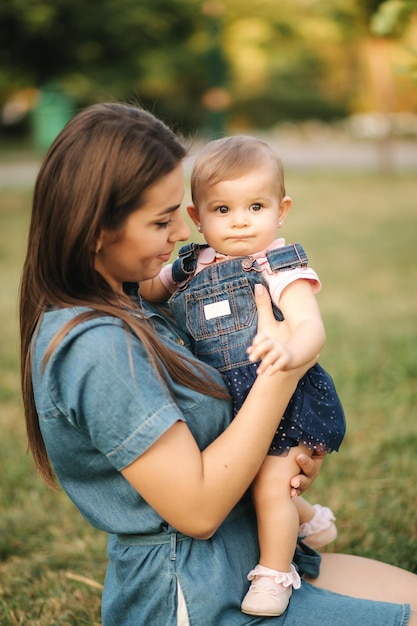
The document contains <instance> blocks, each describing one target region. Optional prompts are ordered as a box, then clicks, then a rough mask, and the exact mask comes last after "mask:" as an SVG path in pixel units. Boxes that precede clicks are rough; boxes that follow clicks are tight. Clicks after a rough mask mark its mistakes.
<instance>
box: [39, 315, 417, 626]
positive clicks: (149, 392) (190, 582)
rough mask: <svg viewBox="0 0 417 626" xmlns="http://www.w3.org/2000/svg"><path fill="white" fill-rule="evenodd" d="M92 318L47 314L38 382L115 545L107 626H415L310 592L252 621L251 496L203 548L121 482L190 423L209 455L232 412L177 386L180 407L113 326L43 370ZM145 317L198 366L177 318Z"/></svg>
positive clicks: (69, 461) (56, 462) (69, 472)
mask: <svg viewBox="0 0 417 626" xmlns="http://www.w3.org/2000/svg"><path fill="white" fill-rule="evenodd" d="M81 312H83V309H80V308H66V309H54V310H49V311H47V312H46V313H45V314H44V316H43V319H42V322H41V325H40V328H39V331H38V333H37V335H36V337H35V339H34V350H33V365H32V375H33V383H34V390H35V402H36V408H37V412H38V415H39V423H40V427H41V432H42V436H43V438H44V441H45V444H46V448H47V451H48V455H49V457H50V459H51V462H52V465H53V467H54V470H55V472H56V475H57V478H58V480H59V482H60V483H61V485H62V487H63V489H64V490H65V491H66V493H67V494H68V496H69V497H70V498H71V500H72V501H73V502H74V504H75V505H76V506H77V508H78V509H79V511H80V513H81V514H82V515H83V516H84V517H85V519H86V520H87V521H88V522H89V523H90V524H92V525H93V526H94V527H96V528H98V529H100V530H102V531H104V532H106V533H108V534H109V541H108V568H107V572H106V577H105V581H104V591H103V600H102V620H103V621H102V623H103V626H249V625H251V626H254V625H262V624H265V626H266V625H269V626H278V625H280V624H282V625H283V624H284V623H285V625H286V626H300V624H308V625H309V626H319V625H320V626H321V625H322V624H332V625H333V624H334V625H335V624H338V626H350V625H351V624H352V623H354V624H355V623H356V624H361V626H371V625H372V626H373V625H374V624H378V626H394V625H397V626H400V625H404V624H406V623H407V619H408V615H409V607H408V605H395V604H388V603H377V602H370V601H365V600H357V599H353V598H349V597H345V596H340V595H337V594H334V593H330V592H328V591H323V590H320V589H317V588H315V587H313V586H312V585H310V584H309V583H307V582H303V583H302V586H301V588H300V589H297V590H295V591H294V593H293V595H292V598H291V601H290V605H289V608H288V610H287V611H286V613H285V615H283V616H282V617H277V618H268V619H266V618H264V619H262V618H252V617H249V616H247V615H244V614H243V613H241V611H240V602H241V599H242V596H243V594H244V593H245V591H246V590H247V587H248V585H249V583H248V581H247V580H246V573H247V572H248V570H249V569H250V567H251V566H252V565H253V563H256V562H257V560H258V556H259V548H258V543H257V532H256V521H255V515H254V511H253V507H252V504H251V501H250V498H249V497H248V495H246V496H245V497H243V498H242V500H241V501H240V502H239V503H238V504H237V505H236V507H235V508H234V509H233V510H232V511H231V512H230V514H229V516H228V517H227V518H226V519H225V521H224V522H223V524H222V525H221V526H220V527H219V529H218V530H217V532H216V533H215V534H214V536H213V537H212V538H211V539H209V540H206V541H197V540H195V539H192V538H191V537H187V536H185V535H182V534H181V533H179V532H177V531H176V529H175V528H173V527H172V526H170V525H169V524H168V523H167V522H166V521H165V520H164V519H163V518H161V517H160V516H159V515H158V513H157V512H156V511H155V510H153V509H152V508H151V507H150V506H149V505H148V503H147V502H146V501H145V500H144V499H143V498H142V497H141V495H140V494H139V493H138V492H137V491H136V490H135V489H134V488H133V487H132V486H131V485H130V484H129V483H128V482H127V481H126V480H125V479H124V477H123V476H122V474H121V473H120V470H122V469H123V468H124V467H126V466H127V465H129V464H130V463H132V462H133V461H134V460H135V459H136V458H138V457H139V456H140V455H141V454H143V453H144V452H145V451H146V450H147V449H148V448H149V447H150V446H151V445H152V444H153V443H154V442H155V441H156V440H157V439H158V438H159V437H160V436H161V435H162V434H163V433H164V432H165V431H166V430H168V429H169V428H170V427H171V426H172V425H173V424H174V423H175V422H176V421H178V420H182V421H184V422H186V423H187V425H188V427H189V429H190V431H191V432H192V434H193V436H194V437H195V440H196V442H197V444H198V446H199V447H200V449H204V448H205V447H206V446H208V445H209V444H210V443H211V442H212V441H213V440H214V439H216V437H217V436H218V435H219V434H220V433H221V432H222V431H223V430H224V429H225V428H226V427H227V426H228V424H230V421H231V419H232V417H233V414H232V408H231V403H230V402H229V401H226V400H219V399H216V398H212V397H209V396H206V395H204V394H201V393H197V392H195V391H193V390H190V389H186V388H184V387H182V386H179V385H178V384H176V383H175V382H174V381H172V390H173V393H174V397H175V400H174V399H173V398H172V396H171V394H170V393H168V391H167V389H166V387H165V386H164V384H163V383H162V381H161V380H159V378H158V377H157V376H155V371H154V369H153V367H152V364H151V363H150V362H149V360H148V358H147V355H146V352H145V350H144V348H143V346H142V344H141V343H140V341H139V340H138V339H137V338H136V337H134V336H133V335H132V334H130V333H129V332H128V331H126V330H125V329H124V328H123V326H122V325H121V323H120V321H119V320H117V319H112V318H110V317H101V318H95V319H89V320H85V321H83V322H81V323H79V324H78V325H76V326H75V327H74V328H73V329H71V330H70V331H69V332H68V333H67V334H66V335H65V337H64V338H63V339H62V341H61V342H60V344H59V346H58V347H57V348H56V349H55V351H54V352H53V355H52V357H51V358H50V360H49V361H48V363H47V365H46V367H45V368H44V369H43V367H42V359H43V357H44V354H45V351H46V349H47V347H48V345H49V343H50V342H51V340H52V339H53V337H54V336H55V334H56V333H57V332H58V331H59V330H60V329H61V328H62V327H63V326H64V325H65V324H66V323H67V322H69V321H70V320H72V319H74V318H75V317H76V316H77V315H78V314H79V313H81ZM139 314H140V315H143V316H144V317H146V318H148V320H149V323H150V324H152V325H153V328H154V329H155V332H157V333H158V334H159V336H160V337H161V339H162V340H163V341H164V342H165V343H166V344H167V345H168V346H170V347H171V348H172V349H173V350H175V351H176V352H177V353H178V354H179V355H183V356H187V357H190V358H193V357H192V355H191V353H190V350H189V345H188V340H187V336H186V335H185V334H184V333H182V332H181V330H180V329H179V328H177V327H176V326H175V325H174V324H173V323H172V321H171V320H170V319H169V318H168V317H166V316H165V315H163V314H161V313H160V312H159V311H157V310H156V309H155V308H153V307H151V306H148V305H145V304H144V305H143V308H142V309H140V312H139ZM205 367H206V366H205ZM207 372H208V373H210V375H211V376H212V377H213V378H214V380H216V381H217V382H218V383H221V380H222V379H221V376H220V375H219V374H218V373H217V372H216V370H212V369H210V368H209V367H207ZM242 462H244V459H242ZM294 559H295V562H296V563H297V565H298V567H299V569H300V573H301V575H303V573H306V572H307V573H310V575H312V576H314V575H317V572H318V567H319V562H320V557H319V556H318V554H317V553H315V552H313V551H311V550H309V549H308V548H307V547H304V548H303V549H298V550H297V554H296V555H295V556H294Z"/></svg>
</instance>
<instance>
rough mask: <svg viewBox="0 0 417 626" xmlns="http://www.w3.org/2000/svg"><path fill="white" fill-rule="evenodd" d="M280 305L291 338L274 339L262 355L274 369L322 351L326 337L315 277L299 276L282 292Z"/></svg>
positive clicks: (269, 370)
mask: <svg viewBox="0 0 417 626" xmlns="http://www.w3.org/2000/svg"><path fill="white" fill-rule="evenodd" d="M279 308H280V309H281V311H282V313H283V314H284V318H285V322H284V323H285V324H286V327H287V338H286V339H285V341H283V342H282V343H280V342H277V341H275V342H274V343H272V342H271V345H270V346H269V348H268V349H267V350H266V351H265V352H264V354H263V356H262V360H263V361H264V362H265V363H264V365H265V364H268V372H270V373H273V372H275V371H277V370H279V369H281V370H289V369H292V368H294V367H299V366H300V365H301V364H302V363H308V362H309V361H311V360H312V359H313V358H315V357H316V356H317V355H318V354H319V352H320V350H321V349H322V348H323V346H324V344H325V340H326V335H325V330H324V325H323V321H322V319H321V315H320V309H319V306H318V304H317V300H316V298H315V295H314V292H313V287H312V284H311V281H309V280H304V279H299V280H296V281H294V282H292V283H290V284H289V285H288V286H287V287H286V288H285V289H284V291H283V292H282V294H281V298H280V301H279Z"/></svg>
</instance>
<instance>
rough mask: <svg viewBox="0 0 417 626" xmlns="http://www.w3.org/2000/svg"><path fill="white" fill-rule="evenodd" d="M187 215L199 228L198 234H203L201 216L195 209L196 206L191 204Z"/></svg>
mask: <svg viewBox="0 0 417 626" xmlns="http://www.w3.org/2000/svg"><path fill="white" fill-rule="evenodd" d="M187 213H188V215H189V216H190V217H191V219H192V220H193V222H194V224H195V225H196V228H197V230H198V232H199V233H200V232H201V224H200V216H199V214H198V211H197V209H196V208H195V206H194V204H189V205H188V206H187Z"/></svg>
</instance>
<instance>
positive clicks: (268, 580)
mask: <svg viewBox="0 0 417 626" xmlns="http://www.w3.org/2000/svg"><path fill="white" fill-rule="evenodd" d="M300 452H305V453H306V454H310V452H309V451H308V450H307V449H306V448H304V447H301V446H299V447H297V448H291V450H290V452H289V454H288V456H285V457H284V456H271V455H268V456H267V457H266V458H265V460H264V462H263V464H262V467H261V469H260V470H259V472H258V474H257V476H256V478H255V480H254V482H253V484H252V498H253V502H254V505H255V510H256V516H257V521H258V537H259V546H260V559H259V563H258V565H256V567H255V568H254V569H253V570H251V571H250V572H249V574H248V579H249V580H250V581H251V585H250V587H249V590H248V592H247V593H246V595H245V597H244V598H243V601H242V604H241V610H242V612H243V613H247V614H249V615H265V616H272V615H282V613H284V611H285V610H286V608H287V606H288V602H289V600H290V597H291V594H292V590H293V588H294V589H298V588H299V587H300V584H301V582H300V577H299V575H298V572H297V571H296V569H295V568H294V565H292V557H293V555H294V549H295V546H296V542H297V537H298V527H299V516H298V510H297V508H296V506H295V502H294V500H292V499H291V495H290V480H291V478H292V477H293V476H295V475H296V474H297V473H298V472H299V466H298V464H297V463H296V461H295V459H296V457H297V455H298V454H300Z"/></svg>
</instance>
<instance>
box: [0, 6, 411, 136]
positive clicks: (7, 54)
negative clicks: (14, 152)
mask: <svg viewBox="0 0 417 626" xmlns="http://www.w3.org/2000/svg"><path fill="white" fill-rule="evenodd" d="M398 4H400V5H401V6H402V5H404V6H405V5H406V7H407V11H405V10H402V9H401V11H399V9H398V6H397V5H398ZM415 4H416V3H415V0H413V1H411V0H385V1H382V2H381V0H367V1H366V2H363V1H362V0H335V1H333V2H331V3H329V2H326V1H325V0H315V1H309V2H306V0H281V2H280V3H277V2H276V1H275V0H89V2H84V1H83V0H7V2H2V3H0V107H1V106H3V105H4V104H5V103H7V102H10V100H13V98H15V99H16V94H19V93H20V94H21V95H20V103H18V104H17V105H16V107H15V109H14V110H13V108H10V110H9V113H8V115H9V118H10V119H11V121H12V122H13V121H14V117H15V118H16V119H19V114H21V116H22V117H23V116H24V113H27V112H28V111H30V110H31V108H33V107H34V106H36V98H37V97H38V96H39V89H40V88H48V89H51V88H54V89H59V90H62V92H64V93H66V94H68V95H70V96H71V97H72V98H74V100H75V101H76V102H77V104H78V105H79V106H84V105H86V104H90V103H92V102H97V101H103V100H114V99H118V100H120V99H123V100H127V101H132V100H134V101H135V102H139V103H141V104H143V105H144V106H145V107H147V108H150V109H151V110H153V111H154V112H155V113H156V114H157V115H159V116H161V117H163V118H164V119H165V120H166V121H167V122H168V123H169V124H171V125H173V126H174V127H176V128H177V129H179V130H182V131H185V132H193V131H194V130H195V129H201V128H204V126H205V125H207V124H214V123H216V121H215V120H216V119H217V123H218V124H219V125H220V126H221V124H225V123H226V119H229V120H232V123H233V125H234V126H235V127H239V128H242V127H250V126H252V127H258V128H260V127H264V128H265V127H268V126H270V125H271V124H274V123H276V122H279V121H282V120H299V119H306V118H313V117H314V118H317V119H322V120H326V121H329V120H334V119H335V118H341V117H345V116H346V115H348V114H349V113H351V112H352V111H358V110H361V109H362V110H367V108H368V109H369V107H370V108H371V110H372V107H374V110H375V108H376V109H378V106H376V107H375V106H374V103H373V101H372V98H370V97H369V96H368V95H367V92H368V91H369V90H370V89H372V85H370V83H372V81H373V79H369V76H368V75H367V69H366V66H367V64H368V60H367V58H366V55H367V54H368V52H367V51H366V50H365V49H364V46H363V42H364V41H366V39H367V38H372V37H375V36H378V33H377V32H372V30H371V24H372V16H373V15H374V14H376V15H382V16H383V22H384V24H385V23H386V19H385V18H384V16H386V15H388V14H389V15H390V16H391V17H392V15H393V10H392V9H393V7H394V9H395V10H394V13H395V11H396V13H395V15H397V14H399V13H400V14H401V16H402V17H401V32H400V31H399V30H398V31H397V30H394V31H392V33H391V35H390V36H391V38H393V37H394V36H395V37H399V36H401V37H404V36H405V34H406V30H407V29H406V28H405V26H406V25H407V24H409V23H411V22H412V20H411V14H412V13H415V11H416V6H415ZM394 5H395V6H394ZM398 11H399V13H398ZM375 19H376V18H375ZM384 20H385V21H384ZM379 22H381V19H379ZM396 23H398V24H399V22H398V20H397V21H396ZM394 63H396V60H394ZM394 63H393V65H394ZM401 80H402V81H405V80H406V79H405V78H404V72H403V76H402V78H401ZM408 90H409V87H408V85H407V84H405V83H404V84H401V85H400V88H398V89H396V91H397V93H398V94H400V95H401V98H402V99H403V101H404V103H403V102H399V103H398V106H399V108H400V109H401V107H402V106H405V107H406V108H405V109H403V110H410V103H411V109H412V108H413V107H414V108H417V102H416V98H415V96H414V98H413V97H410V96H409V95H408ZM22 94H23V95H22ZM404 94H405V95H404ZM398 97H400V96H398ZM22 99H26V102H24V103H22ZM10 111H11V113H10ZM16 111H17V112H16ZM13 116H14V117H13ZM3 117H4V118H5V117H6V118H7V115H6V116H5V115H3ZM10 119H9V121H10ZM220 130H221V128H220Z"/></svg>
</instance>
